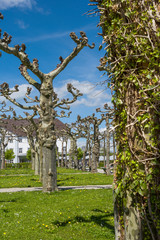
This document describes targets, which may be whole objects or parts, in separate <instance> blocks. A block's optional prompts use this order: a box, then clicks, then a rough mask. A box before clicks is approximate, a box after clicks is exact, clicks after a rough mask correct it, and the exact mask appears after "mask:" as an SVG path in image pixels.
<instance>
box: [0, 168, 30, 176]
mask: <svg viewBox="0 0 160 240" xmlns="http://www.w3.org/2000/svg"><path fill="white" fill-rule="evenodd" d="M15 174H32V175H33V174H34V171H33V170H32V169H30V168H8V169H0V176H1V175H15Z"/></svg>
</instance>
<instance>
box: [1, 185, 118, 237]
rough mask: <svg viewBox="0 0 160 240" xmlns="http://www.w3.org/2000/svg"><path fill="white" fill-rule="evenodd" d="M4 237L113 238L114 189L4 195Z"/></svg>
mask: <svg viewBox="0 0 160 240" xmlns="http://www.w3.org/2000/svg"><path fill="white" fill-rule="evenodd" d="M0 222H1V227H0V239H2V240H4V239H6V240H13V239H14V240H20V239H23V240H30V239H32V240H68V239H72V240H74V239H75V240H77V239H78V240H91V239H92V240H93V239H94V240H95V239H98V240H103V239H107V240H113V239H114V227H113V226H114V223H113V202H112V190H107V189H99V190H66V191H59V192H56V193H52V194H47V193H42V192H18V193H1V194H0Z"/></svg>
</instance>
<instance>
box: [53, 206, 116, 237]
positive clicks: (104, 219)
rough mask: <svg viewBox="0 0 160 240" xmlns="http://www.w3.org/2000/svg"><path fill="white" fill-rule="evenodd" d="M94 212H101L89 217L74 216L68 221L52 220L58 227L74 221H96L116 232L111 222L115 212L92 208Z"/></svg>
mask: <svg viewBox="0 0 160 240" xmlns="http://www.w3.org/2000/svg"><path fill="white" fill-rule="evenodd" d="M92 211H94V212H99V214H98V215H94V214H93V215H91V216H90V217H89V218H88V217H82V216H80V215H77V216H75V217H74V218H70V219H67V220H66V221H58V220H56V221H54V222H52V224H53V225H55V226H57V227H65V226H66V225H68V224H70V223H72V224H74V223H76V222H79V223H91V222H94V224H97V225H99V226H100V227H103V228H107V229H110V230H111V231H112V232H113V233H114V226H113V225H111V224H110V221H111V220H110V219H109V218H110V217H113V212H107V213H106V212H104V211H101V210H99V209H94V210H92Z"/></svg>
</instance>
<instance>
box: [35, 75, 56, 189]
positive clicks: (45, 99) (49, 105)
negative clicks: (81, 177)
mask: <svg viewBox="0 0 160 240" xmlns="http://www.w3.org/2000/svg"><path fill="white" fill-rule="evenodd" d="M40 93H41V95H40V99H39V100H40V107H41V108H40V109H39V114H40V117H41V123H40V127H39V140H40V144H42V154H43V192H52V191H55V190H57V173H56V135H55V131H54V119H55V112H54V110H53V86H52V79H51V78H50V77H49V76H46V77H44V79H43V83H42V85H41V90H40Z"/></svg>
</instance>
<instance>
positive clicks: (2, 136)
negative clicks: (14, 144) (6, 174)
mask: <svg viewBox="0 0 160 240" xmlns="http://www.w3.org/2000/svg"><path fill="white" fill-rule="evenodd" d="M5 136H6V133H5V131H3V130H1V159H2V163H1V169H5V167H6V166H5V148H6V146H7V143H5Z"/></svg>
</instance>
